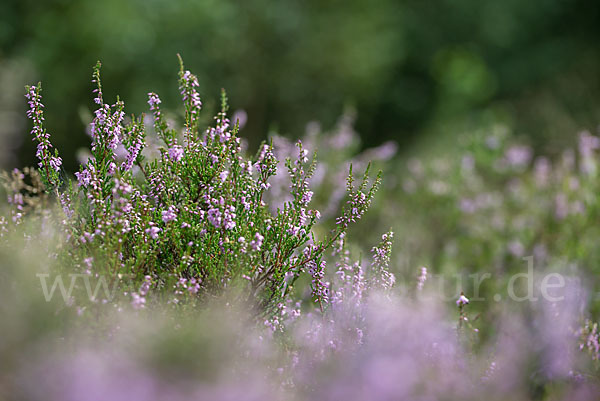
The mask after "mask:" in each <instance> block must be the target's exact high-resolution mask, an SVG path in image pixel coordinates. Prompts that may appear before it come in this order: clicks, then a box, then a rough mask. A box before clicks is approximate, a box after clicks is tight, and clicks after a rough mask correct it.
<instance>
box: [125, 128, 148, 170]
mask: <svg viewBox="0 0 600 401" xmlns="http://www.w3.org/2000/svg"><path fill="white" fill-rule="evenodd" d="M128 134H129V135H127V136H126V138H125V141H124V142H125V145H126V148H127V160H126V161H125V162H123V163H122V164H121V169H122V170H123V171H129V170H131V168H132V167H133V165H134V164H135V162H136V161H139V160H138V159H140V158H141V152H142V149H143V148H144V146H145V140H144V138H145V135H146V133H145V131H144V125H143V123H142V121H141V120H140V121H134V122H133V123H132V124H131V125H130V126H129V129H128Z"/></svg>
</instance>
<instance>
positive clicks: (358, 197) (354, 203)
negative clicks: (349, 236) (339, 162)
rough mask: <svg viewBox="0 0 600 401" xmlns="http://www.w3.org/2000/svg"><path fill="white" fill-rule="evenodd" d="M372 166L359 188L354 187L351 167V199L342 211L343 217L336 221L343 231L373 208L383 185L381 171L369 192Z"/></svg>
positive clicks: (349, 175)
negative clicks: (380, 186)
mask: <svg viewBox="0 0 600 401" xmlns="http://www.w3.org/2000/svg"><path fill="white" fill-rule="evenodd" d="M370 168H371V165H370V164H369V165H368V166H367V169H366V170H365V174H364V176H363V179H362V181H361V183H360V185H359V186H358V188H355V187H354V176H353V174H352V165H350V172H349V173H348V181H347V185H346V187H347V191H348V196H349V197H350V199H349V200H348V201H347V203H346V206H345V207H344V209H343V211H342V215H341V216H340V217H338V218H337V219H336V225H337V226H338V227H339V228H341V229H346V228H347V227H348V226H349V225H350V223H354V222H356V221H357V220H359V219H360V218H361V217H362V216H363V214H365V212H366V211H367V209H369V207H370V206H371V201H372V200H373V197H374V196H375V192H377V189H379V185H380V184H381V171H380V172H379V173H378V174H377V177H375V181H374V182H373V184H372V185H371V187H370V188H369V189H368V190H367V188H368V185H369V170H370Z"/></svg>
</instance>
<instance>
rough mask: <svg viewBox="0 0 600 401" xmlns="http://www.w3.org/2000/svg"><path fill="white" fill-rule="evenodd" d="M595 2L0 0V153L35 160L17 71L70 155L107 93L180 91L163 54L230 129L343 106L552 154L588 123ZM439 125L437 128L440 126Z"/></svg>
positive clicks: (404, 142) (592, 103)
mask: <svg viewBox="0 0 600 401" xmlns="http://www.w3.org/2000/svg"><path fill="white" fill-rule="evenodd" d="M598 21H600V2H597V1H594V0H530V1H522V0H502V1H498V0H478V1H474V0H469V1H468V0H435V1H433V0H432V1H422V0H377V1H372V2H371V1H364V0H362V1H359V0H344V1H339V0H291V1H278V2H275V1H266V0H244V1H232V0H220V1H215V0H205V1H200V0H186V1H168V0H143V1H142V0H127V1H124V0H104V1H92V0H79V1H69V0H45V1H39V0H2V1H1V2H0V87H1V90H0V149H1V150H0V162H3V164H4V166H3V167H11V166H20V165H21V166H22V165H30V164H33V163H34V162H35V160H34V153H35V152H34V150H33V144H32V143H31V142H30V141H29V140H28V134H27V132H28V129H29V125H28V122H27V121H26V120H25V110H26V103H25V99H24V98H23V94H24V89H23V86H24V85H25V84H31V83H35V82H37V81H42V82H43V87H44V93H43V95H44V102H45V104H46V110H47V113H46V119H47V127H48V129H49V130H50V132H51V134H52V135H53V141H54V143H55V145H56V146H57V147H58V149H59V150H60V152H61V154H62V155H63V157H64V159H65V167H66V168H67V169H68V170H70V171H73V170H74V168H75V162H76V161H75V151H76V149H78V148H80V147H82V146H87V145H88V142H89V139H88V138H87V136H86V135H85V134H84V131H85V124H86V123H87V122H88V121H89V118H90V113H89V110H91V109H92V108H93V106H94V105H93V102H92V95H91V90H92V85H91V83H90V79H91V69H92V66H93V65H94V63H95V61H96V60H97V59H100V60H102V62H103V64H104V67H103V81H104V86H105V98H106V99H109V100H112V99H114V98H115V96H116V95H117V94H119V95H120V96H121V97H122V99H124V100H125V103H126V111H127V112H128V113H136V114H137V113H140V112H144V111H147V106H146V93H147V92H149V91H155V92H157V93H159V94H160V95H161V97H162V98H163V102H164V103H165V107H166V108H169V109H172V110H175V109H176V108H177V107H178V105H179V102H178V99H177V98H178V91H177V84H176V78H177V69H178V65H177V59H176V54H177V53H181V55H182V56H183V58H184V60H185V62H186V66H187V67H188V68H189V69H190V70H192V71H193V72H195V73H196V74H197V75H198V76H199V79H200V83H201V88H200V89H201V94H202V95H203V100H204V102H205V105H206V106H207V108H208V109H209V110H208V111H207V112H208V113H210V112H212V110H211V109H213V108H214V106H215V104H216V101H217V99H218V95H219V90H220V88H221V87H224V88H226V89H227V90H228V93H229V98H230V101H231V104H232V108H233V110H236V109H242V110H245V111H246V112H247V114H248V122H247V125H246V127H245V129H244V134H243V135H244V136H246V137H248V138H249V139H250V142H251V144H254V145H255V144H257V143H258V142H259V141H260V140H261V139H263V138H265V137H266V135H267V134H268V133H269V131H270V130H277V131H279V132H280V133H283V134H286V135H289V136H292V137H297V136H300V135H301V134H302V133H303V132H304V129H305V125H306V123H308V122H309V121H311V120H318V121H320V122H322V123H323V125H325V126H331V125H332V124H333V123H334V121H335V120H336V119H337V118H338V116H339V115H340V114H341V113H342V112H343V111H344V109H345V108H347V107H349V106H350V107H353V108H355V109H356V110H357V116H358V119H357V123H356V124H357V130H358V132H359V133H360V134H361V135H362V138H363V145H364V146H372V145H377V144H379V143H382V142H383V141H385V140H389V139H394V140H396V141H398V142H399V144H400V145H401V146H400V149H401V151H404V152H407V151H410V149H414V145H418V144H419V143H421V144H422V143H427V147H429V146H431V144H435V143H444V142H447V141H448V140H453V138H454V136H455V135H457V134H458V133H460V132H462V131H465V130H468V129H470V128H472V127H474V126H477V127H481V126H482V125H483V126H485V125H486V124H490V123H495V122H502V123H503V124H506V125H508V126H509V127H511V128H512V129H513V130H514V131H515V132H516V133H517V134H519V135H524V136H527V137H528V141H529V142H530V143H532V144H533V145H534V146H535V147H536V148H538V149H540V150H542V149H543V151H545V152H553V151H556V150H558V149H561V148H562V147H563V146H565V144H572V143H573V139H572V136H574V135H575V134H576V133H577V132H578V131H580V130H581V129H589V130H591V131H592V132H594V131H596V126H597V125H596V124H597V123H598V122H599V121H600V80H599V78H600V77H599V74H598V72H599V71H600V48H599V47H598V46H597V43H598V40H599V38H600V24H598ZM440 138H444V140H438V139H440Z"/></svg>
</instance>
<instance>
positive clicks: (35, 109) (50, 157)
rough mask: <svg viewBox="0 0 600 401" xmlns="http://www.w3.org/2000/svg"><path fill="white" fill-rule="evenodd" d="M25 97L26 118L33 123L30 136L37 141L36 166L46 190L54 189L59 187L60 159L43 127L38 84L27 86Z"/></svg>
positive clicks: (42, 106) (39, 86) (40, 88)
mask: <svg viewBox="0 0 600 401" xmlns="http://www.w3.org/2000/svg"><path fill="white" fill-rule="evenodd" d="M26 88H27V93H26V94H25V97H26V98H27V100H28V103H29V110H28V111H27V117H29V118H30V119H31V120H32V121H33V128H32V129H31V134H32V135H33V140H34V141H37V143H38V145H37V152H36V156H37V158H38V159H39V160H40V162H39V163H38V166H39V167H40V173H41V176H42V179H43V180H44V183H45V184H46V186H47V187H48V188H56V187H57V186H58V185H60V183H61V180H60V174H59V173H60V167H61V165H62V159H61V158H60V157H59V155H58V151H57V150H56V149H54V151H53V147H52V144H51V143H50V134H49V133H48V131H46V128H45V127H44V112H43V110H42V109H43V108H44V105H43V104H42V95H41V94H40V93H41V90H42V86H41V84H40V83H38V85H37V86H27V87H26Z"/></svg>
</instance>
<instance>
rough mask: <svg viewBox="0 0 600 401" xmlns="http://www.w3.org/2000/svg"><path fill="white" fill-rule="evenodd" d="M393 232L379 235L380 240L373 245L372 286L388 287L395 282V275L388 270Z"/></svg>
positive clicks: (386, 288) (385, 288)
mask: <svg viewBox="0 0 600 401" xmlns="http://www.w3.org/2000/svg"><path fill="white" fill-rule="evenodd" d="M393 237H394V233H393V232H392V231H389V232H387V233H386V234H383V235H382V236H381V242H380V243H379V244H378V245H377V246H375V247H373V249H372V250H371V251H372V252H373V263H372V264H371V267H372V277H371V282H372V283H373V285H374V287H378V288H382V289H384V290H388V289H390V288H391V287H392V286H393V285H394V283H395V282H396V277H395V276H394V275H393V274H392V273H390V271H389V270H388V268H389V265H390V256H391V254H392V238H393Z"/></svg>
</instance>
